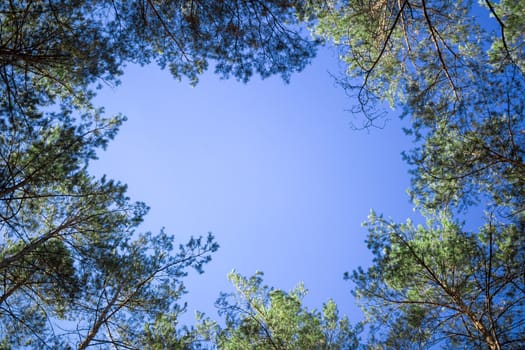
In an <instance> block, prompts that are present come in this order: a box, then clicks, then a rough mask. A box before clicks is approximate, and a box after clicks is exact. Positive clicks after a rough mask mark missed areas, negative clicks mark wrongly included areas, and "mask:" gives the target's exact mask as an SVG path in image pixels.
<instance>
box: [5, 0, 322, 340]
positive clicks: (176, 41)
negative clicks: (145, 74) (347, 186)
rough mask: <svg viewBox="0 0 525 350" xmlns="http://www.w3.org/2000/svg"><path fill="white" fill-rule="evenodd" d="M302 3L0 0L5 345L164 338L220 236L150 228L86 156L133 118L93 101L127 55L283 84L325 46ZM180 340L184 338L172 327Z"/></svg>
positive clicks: (179, 70)
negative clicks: (311, 36)
mask: <svg viewBox="0 0 525 350" xmlns="http://www.w3.org/2000/svg"><path fill="white" fill-rule="evenodd" d="M299 5H300V2H282V1H249V2H246V1H221V2H217V1H153V0H146V1H131V2H119V1H105V0H102V1H82V0H80V1H64V0H52V1H40V0H31V1H8V2H2V4H1V5H0V23H1V25H0V344H1V346H2V347H3V348H24V349H28V348H32V349H45V348H64V349H66V348H78V349H85V348H88V347H93V346H98V347H101V348H109V347H110V346H113V347H117V348H148V347H149V348H154V347H155V346H157V345H158V342H161V340H160V339H161V338H159V337H160V335H161V334H162V332H163V329H164V326H165V324H166V322H167V320H169V321H170V322H171V326H170V327H172V328H170V329H175V326H176V321H177V316H178V315H179V314H180V313H181V312H182V311H184V304H182V303H181V302H180V297H181V295H182V294H183V293H184V292H185V289H184V285H183V284H182V278H183V277H184V276H185V275H186V274H187V271H188V269H189V268H190V267H193V268H196V269H197V270H198V271H202V268H203V265H204V264H206V263H207V262H208V261H209V260H210V254H211V253H212V252H214V251H215V250H216V249H217V247H218V245H217V243H216V242H215V241H214V239H213V236H212V235H208V236H207V237H200V238H192V239H190V240H189V241H188V242H187V243H186V244H175V241H174V238H173V237H172V236H171V235H168V234H166V233H164V232H162V231H161V232H160V233H158V234H153V233H148V232H146V233H144V232H141V231H140V229H139V224H140V223H141V221H142V220H143V217H144V215H145V214H146V213H147V210H148V208H147V206H146V205H145V204H143V203H140V202H138V203H134V202H132V201H131V200H130V199H129V198H128V197H127V196H126V186H125V185H123V184H121V183H119V182H117V181H114V180H110V179H107V178H105V177H102V178H95V177H93V176H92V175H90V174H89V172H88V164H89V162H90V161H91V160H93V159H95V158H96V153H97V151H99V150H101V149H103V148H105V147H106V145H107V143H108V142H109V141H110V140H111V139H112V138H113V137H114V136H115V135H116V133H117V131H118V128H119V126H120V125H121V124H122V122H123V121H124V120H125V117H124V116H121V115H116V116H109V117H108V116H106V115H105V114H104V110H103V108H98V107H96V106H94V105H93V103H92V100H93V97H94V96H95V92H96V89H97V88H98V87H99V86H101V85H103V84H118V77H119V75H121V74H122V69H123V67H124V66H125V65H126V64H129V63H138V64H148V63H150V62H156V63H157V64H159V65H160V66H161V67H163V68H169V70H170V72H171V74H172V75H173V76H174V77H176V78H179V79H181V78H182V77H187V78H188V79H189V81H190V83H192V84H194V83H196V82H197V80H198V75H199V74H200V73H202V72H203V71H204V70H205V69H207V68H208V65H210V64H212V65H213V66H214V69H215V71H216V72H217V73H219V74H220V75H221V76H222V77H229V76H233V77H235V78H237V79H240V80H242V81H247V80H248V79H249V78H250V77H251V76H252V75H253V74H259V75H261V76H262V77H267V76H269V75H272V74H279V75H281V76H282V77H283V78H284V79H285V80H286V79H288V78H289V76H290V74H291V73H292V72H294V71H299V70H301V69H302V68H304V66H305V65H306V64H307V63H308V62H309V60H310V59H311V58H312V57H313V55H314V53H315V45H316V43H315V42H313V41H311V40H306V38H305V36H304V35H302V34H300V33H299V32H298V31H292V30H291V29H290V26H292V25H294V24H297V20H296V17H295V16H294V9H295V8H296V6H299ZM172 337H173V344H179V345H180V344H182V343H183V340H182V338H181V340H180V342H179V335H178V334H172Z"/></svg>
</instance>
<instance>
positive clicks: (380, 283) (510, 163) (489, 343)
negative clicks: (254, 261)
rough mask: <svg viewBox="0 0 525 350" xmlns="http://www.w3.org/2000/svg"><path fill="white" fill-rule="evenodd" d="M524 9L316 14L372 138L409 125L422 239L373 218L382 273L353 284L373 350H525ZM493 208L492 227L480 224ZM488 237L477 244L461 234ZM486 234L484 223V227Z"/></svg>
mask: <svg viewBox="0 0 525 350" xmlns="http://www.w3.org/2000/svg"><path fill="white" fill-rule="evenodd" d="M524 8H525V3H524V2H523V1H499V2H497V3H496V2H492V1H490V0H485V1H480V2H479V5H478V4H476V3H474V2H473V1H433V0H415V1H411V0H401V1H390V0H385V1H375V2H372V1H315V0H314V1H311V2H309V4H308V7H307V9H306V10H305V13H306V14H307V15H314V16H318V21H317V22H316V23H315V25H314V27H313V29H314V30H315V31H316V33H317V34H318V35H320V36H321V37H323V38H325V39H326V40H330V41H332V42H333V43H334V44H335V45H336V46H337V47H338V48H339V49H340V52H341V59H342V60H343V61H344V62H345V63H346V65H347V70H346V72H345V73H346V74H345V76H344V77H342V78H340V84H341V85H342V86H343V87H344V88H345V89H347V91H348V92H349V93H351V94H352V95H353V96H355V97H356V98H357V104H356V111H357V112H359V113H361V115H363V116H364V119H363V120H364V123H363V125H362V126H363V127H365V128H367V127H371V126H373V125H377V123H378V122H379V121H380V118H381V117H382V111H381V109H380V107H381V106H380V103H381V102H388V103H389V104H390V105H391V106H392V107H397V108H400V109H402V110H403V115H404V117H405V118H410V121H411V123H410V127H409V128H407V129H406V132H407V133H408V134H410V135H413V136H414V140H415V147H414V149H412V150H408V151H407V152H406V153H405V154H404V157H405V159H406V161H407V162H408V163H409V164H410V165H411V168H412V169H411V174H412V186H411V188H410V194H411V197H412V200H413V201H414V204H415V206H416V208H417V209H418V211H420V212H421V213H422V214H423V215H424V216H425V217H426V218H427V219H428V223H427V225H426V226H414V225H413V224H411V223H410V222H409V223H407V224H396V223H394V222H391V221H389V220H386V219H383V218H382V217H381V216H376V215H372V216H371V218H370V221H368V222H367V223H366V226H368V228H369V235H368V240H367V243H368V246H369V248H370V249H371V250H372V253H373V254H374V261H373V264H372V266H371V267H369V268H368V269H358V270H356V271H354V272H353V273H352V274H349V275H348V277H350V278H351V279H352V280H353V281H354V283H356V288H355V294H356V296H357V297H358V298H359V299H360V302H361V303H362V305H363V310H364V311H365V313H366V314H367V317H368V318H367V322H368V324H369V326H370V330H371V332H370V334H371V338H370V339H369V344H370V347H372V348H374V347H378V348H399V349H405V348H417V349H423V348H430V347H432V346H435V347H436V346H437V347H441V348H451V347H468V348H479V349H503V348H505V349H519V348H522V347H523V346H524V344H525V338H524V337H523V334H524V333H525V319H524V315H523V310H524V300H525V285H524V283H525V280H524V279H523V273H524V270H523V266H524V262H523V257H524V254H525V245H524V237H525V233H524V228H525V192H524V190H525V109H524V106H525V99H524V96H525V88H524V83H525V75H524V68H525V42H524V40H523V35H522V34H517V33H523V32H524V28H525V27H524V25H525V22H524V21H523V16H522V14H523V11H524ZM473 208H476V209H480V208H481V209H483V210H484V215H483V217H482V218H476V217H474V216H473V214H472V212H473V211H472V210H471V209H473ZM465 220H467V221H469V222H470V225H469V226H479V229H478V230H477V232H471V231H469V230H466V229H465V228H464V227H465V225H464V221H465ZM480 221H481V222H482V224H479V222H480Z"/></svg>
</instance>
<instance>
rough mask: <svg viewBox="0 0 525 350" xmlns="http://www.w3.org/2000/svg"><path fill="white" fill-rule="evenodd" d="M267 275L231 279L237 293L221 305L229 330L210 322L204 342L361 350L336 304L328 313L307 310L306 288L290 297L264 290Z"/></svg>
mask: <svg viewBox="0 0 525 350" xmlns="http://www.w3.org/2000/svg"><path fill="white" fill-rule="evenodd" d="M262 277H263V274H262V273H261V272H258V273H256V274H255V275H254V276H252V277H250V278H245V277H243V276H241V275H239V274H237V273H235V272H232V273H230V274H229V275H228V278H229V279H230V281H231V282H232V283H233V285H234V286H235V288H236V293H233V294H222V295H221V297H220V298H219V299H218V300H217V307H218V308H219V314H220V315H221V316H223V317H224V321H225V326H224V327H220V326H219V324H218V323H216V322H214V321H211V320H209V319H205V320H202V315H200V318H201V324H200V326H199V328H198V329H199V331H200V334H201V337H203V338H204V339H205V340H208V341H211V342H212V344H213V345H212V347H213V348H218V349H225V350H226V349H231V350H241V349H254V350H255V349H265V350H266V349H276V350H277V349H297V350H298V349H305V350H306V349H327V350H328V349H331V350H335V349H356V348H357V337H356V332H357V331H358V328H353V327H351V326H350V324H349V321H348V318H346V317H342V318H341V317H339V312H338V310H337V306H336V305H335V303H334V302H333V301H332V300H329V301H328V302H327V303H325V304H324V305H323V311H322V312H319V311H316V310H308V309H307V308H306V307H305V306H303V304H302V300H303V298H304V296H305V295H306V293H307V291H306V290H305V289H304V287H303V286H302V285H299V286H298V287H296V288H294V289H293V290H292V291H290V292H288V293H287V292H284V291H282V290H279V289H274V288H270V287H268V286H265V285H263V284H262V283H263V281H262Z"/></svg>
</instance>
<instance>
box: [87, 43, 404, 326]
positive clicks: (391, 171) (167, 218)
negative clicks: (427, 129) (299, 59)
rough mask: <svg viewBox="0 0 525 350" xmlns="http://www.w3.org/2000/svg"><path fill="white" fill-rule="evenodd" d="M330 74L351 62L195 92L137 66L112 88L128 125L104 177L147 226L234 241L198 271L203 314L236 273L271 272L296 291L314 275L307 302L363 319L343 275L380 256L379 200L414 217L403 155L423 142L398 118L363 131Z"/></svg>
mask: <svg viewBox="0 0 525 350" xmlns="http://www.w3.org/2000/svg"><path fill="white" fill-rule="evenodd" d="M329 71H330V72H334V73H337V72H338V71H339V67H338V64H337V57H336V55H335V54H334V53H332V52H331V51H328V50H326V49H324V50H322V51H321V52H320V53H319V55H318V57H317V58H316V59H315V60H314V62H313V64H312V65H311V66H309V67H307V69H306V70H305V71H303V72H301V73H299V74H295V75H294V76H292V80H291V82H290V84H285V83H283V82H282V81H281V80H280V79H279V78H277V77H275V78H270V79H266V80H262V81H261V80H260V79H258V78H254V79H253V80H252V81H250V82H249V83H248V84H243V83H239V82H236V81H234V80H220V79H219V77H218V76H216V75H214V74H213V73H212V72H208V73H206V74H205V75H204V76H202V78H201V81H200V83H199V84H198V85H197V86H196V87H195V88H192V87H191V86H189V84H188V83H187V82H184V81H183V82H178V81H176V80H174V79H173V78H172V77H171V76H170V74H169V72H168V71H161V70H159V69H158V68H157V67H156V66H148V67H138V66H129V67H128V68H127V69H126V70H125V74H124V76H123V78H122V85H120V86H118V87H116V88H112V89H109V88H105V89H104V90H103V91H102V92H100V94H99V97H98V98H97V102H98V103H99V104H100V105H103V106H105V107H106V110H107V112H108V113H115V112H122V113H123V114H125V115H126V116H127V117H128V118H129V119H128V121H127V122H126V123H125V125H124V126H123V127H122V129H121V131H120V133H119V135H118V136H117V138H116V139H115V140H114V141H113V142H111V143H110V145H109V147H108V150H107V151H106V152H102V153H100V155H99V156H100V159H99V160H98V161H96V162H94V163H93V164H92V171H93V173H95V174H107V175H108V176H109V177H111V178H114V179H117V180H120V181H122V182H124V183H127V184H128V186H129V187H128V188H129V192H128V193H129V195H130V196H131V198H132V199H133V200H140V201H144V202H146V203H147V204H148V205H149V206H150V207H151V211H150V213H149V215H148V217H147V219H146V221H145V223H144V225H143V228H144V230H151V231H158V230H160V228H162V227H165V228H166V231H167V232H168V233H172V234H175V236H176V237H177V239H178V241H179V242H183V241H185V240H186V239H187V238H188V237H189V236H190V235H205V234H206V233H207V232H209V231H211V232H213V233H214V234H215V236H216V239H217V241H218V242H219V244H220V246H221V248H220V249H219V251H218V252H217V253H216V254H215V255H214V256H213V260H212V262H211V263H210V264H208V265H207V266H206V267H205V273H204V274H203V275H200V276H199V275H197V274H196V273H192V274H190V276H189V277H188V278H187V279H186V286H187V288H188V291H189V294H188V295H187V296H186V298H185V299H186V300H187V301H188V303H189V305H188V314H189V316H190V319H191V318H192V317H193V313H194V311H195V310H201V311H205V312H206V313H208V314H210V316H213V317H216V315H215V313H214V308H213V303H214V301H215V300H216V298H217V297H218V295H219V292H220V291H231V287H230V285H229V282H228V281H227V280H226V275H227V273H228V272H229V271H231V270H232V269H236V270H237V271H239V272H240V273H242V274H244V275H246V276H249V275H251V274H253V273H254V272H255V271H257V270H260V271H264V273H265V282H266V283H267V284H269V285H272V286H274V287H276V288H281V289H285V290H289V289H290V288H292V287H293V286H295V285H296V284H297V283H298V282H300V281H302V282H304V283H305V286H306V287H307V289H309V291H310V294H309V296H308V297H307V299H306V301H307V304H308V306H310V307H316V308H320V307H321V305H322V302H323V301H326V300H327V299H328V298H333V299H334V300H335V301H336V303H337V304H338V305H339V307H340V311H341V313H344V314H348V315H349V316H350V317H351V319H352V320H357V319H359V318H360V314H359V312H358V311H357V308H356V307H355V306H354V300H353V299H352V296H351V294H350V290H351V287H352V286H351V284H350V283H349V282H345V281H344V280H343V273H344V272H345V271H350V270H352V269H354V268H356V267H358V266H359V265H367V264H369V262H370V255H369V253H368V251H367V248H366V245H365V243H364V240H365V236H366V232H365V230H364V229H363V228H362V227H361V223H362V222H363V221H364V220H365V219H366V217H367V215H368V213H369V211H370V209H371V208H374V209H375V210H376V211H377V212H379V213H384V214H385V215H386V216H391V217H393V218H394V219H396V220H405V219H406V218H407V217H410V216H413V215H414V213H413V211H412V205H411V204H410V203H409V201H408V196H407V195H406V193H405V191H406V189H407V188H408V187H409V175H408V173H407V169H408V168H407V166H406V165H405V164H404V163H403V161H402V160H401V155H400V153H401V151H402V150H403V149H408V148H410V146H411V143H410V139H409V138H408V137H406V136H405V135H404V134H403V132H402V131H401V122H400V121H399V120H398V119H397V117H396V116H395V114H394V113H392V120H391V122H390V123H389V124H388V125H387V127H386V128H385V129H383V130H372V131H371V132H369V133H368V132H366V131H355V130H352V129H351V127H350V124H351V121H352V120H353V118H354V115H352V114H351V113H350V112H347V111H345V109H348V108H350V107H351V106H352V104H353V103H354V101H352V100H351V99H350V98H349V97H348V96H347V95H345V93H344V92H343V91H342V89H341V88H339V87H337V86H335V84H334V81H333V79H332V78H331V77H330V76H329V74H328V72H329Z"/></svg>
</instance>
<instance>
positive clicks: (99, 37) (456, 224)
mask: <svg viewBox="0 0 525 350" xmlns="http://www.w3.org/2000/svg"><path fill="white" fill-rule="evenodd" d="M524 11H525V1H523V0H518V1H513V0H501V1H499V2H493V1H490V0H483V1H480V3H479V5H478V4H476V3H474V2H473V1H469V0H464V1H439V0H380V1H357V0H344V1H336V0H291V1H281V0H270V1H262V0H261V1H260V0H249V1H240V0H231V1H193V0H192V1H186V0H166V1H158V0H143V1H131V2H119V1H107V0H97V1H83V0H78V1H65V0H49V1H41V0H29V1H8V2H4V3H2V4H0V347H1V348H5V349H16V348H19V349H43V348H44V349H45V348H63V349H72V348H78V349H86V348H88V347H99V348H110V347H111V346H112V347H114V348H151V349H168V348H198V347H199V346H206V345H210V344H211V345H210V346H211V347H216V348H221V349H246V348H253V349H272V348H273V349H354V348H357V347H358V346H359V344H358V340H357V335H356V334H357V332H358V331H359V327H360V325H357V326H356V327H352V326H351V325H350V324H349V321H348V319H347V318H345V317H339V315H338V311H337V307H336V306H335V303H333V302H332V301H329V302H327V303H326V304H325V305H324V307H323V310H322V312H320V311H316V310H309V309H308V308H306V307H305V306H304V305H303V297H304V295H305V293H306V291H305V290H304V288H303V287H301V286H299V287H297V288H296V289H294V290H292V291H290V292H284V291H282V290H279V289H274V288H270V287H268V286H265V285H263V282H262V274H256V275H254V276H252V277H250V278H245V277H243V276H241V275H239V274H236V273H232V274H231V275H230V276H229V277H230V279H231V281H232V283H233V284H234V286H235V287H236V289H237V293H234V294H223V295H222V296H221V297H220V299H219V300H218V302H217V305H218V306H219V309H220V310H221V314H222V316H224V325H222V324H220V323H219V322H215V321H211V320H209V319H205V320H203V321H202V323H201V324H199V325H198V326H197V328H196V329H193V330H192V329H189V328H188V329H183V328H181V327H179V325H178V316H179V314H180V313H181V312H183V311H184V309H185V306H184V304H183V303H182V302H181V300H180V298H181V295H182V294H183V293H184V292H185V288H184V284H183V282H182V280H183V277H184V276H185V275H186V274H187V272H188V269H189V268H195V269H196V270H197V271H199V272H202V269H203V266H204V265H205V264H206V263H208V262H209V261H210V259H211V253H213V252H214V251H215V250H216V249H217V248H218V245H217V243H216V242H215V241H214V238H213V236H212V235H211V234H209V235H208V236H205V237H197V238H191V239H190V240H189V241H188V242H186V243H185V244H176V243H175V240H174V238H173V237H172V236H171V235H169V234H167V233H165V232H164V231H163V230H161V231H160V232H159V233H157V234H154V233H150V232H142V231H141V230H140V227H139V225H140V223H141V222H142V220H143V218H144V216H145V215H146V213H147V211H148V208H147V206H146V205H145V204H144V203H140V202H132V201H131V199H130V198H128V197H127V195H126V186H125V185H124V184H121V183H119V182H118V181H114V180H111V179H107V178H106V177H101V178H96V177H94V176H92V175H91V174H90V173H89V171H88V165H89V163H90V161H92V160H93V159H96V155H97V152H98V151H100V150H101V149H104V148H105V147H106V145H107V144H108V142H110V141H111V140H112V139H113V138H114V137H115V135H116V134H117V132H118V129H119V127H120V126H121V124H122V123H123V122H124V121H125V119H126V118H125V117H124V116H122V115H116V116H106V115H105V113H104V109H103V108H99V107H97V106H95V105H94V104H93V102H92V101H93V97H94V96H95V94H96V91H97V89H98V88H99V87H100V86H102V85H104V84H110V85H114V84H118V78H119V76H120V75H121V74H122V71H123V68H124V67H125V65H126V64H149V63H153V62H154V63H157V64H158V65H160V66H161V67H162V68H167V69H169V71H170V72H171V74H172V75H173V76H174V77H175V78H177V79H182V78H187V79H188V80H189V82H190V83H191V84H195V83H197V81H198V77H199V74H201V73H202V72H203V71H204V70H206V69H208V67H209V66H211V67H213V69H214V70H215V72H216V73H218V74H219V75H220V76H221V77H224V78H227V77H234V78H237V79H239V80H241V81H244V82H246V81H248V80H249V78H250V77H252V76H253V75H254V74H258V75H260V76H261V77H263V78H264V77H268V76H270V75H274V74H277V75H280V76H281V77H282V78H284V80H288V79H289V78H290V74H292V73H293V72H297V71H300V70H302V69H303V68H304V67H305V66H306V65H307V64H308V63H309V62H310V60H311V59H312V58H313V56H314V54H315V48H316V45H317V44H318V43H319V42H320V40H325V41H331V42H332V43H334V44H335V45H336V46H337V47H338V49H339V50H340V53H341V59H342V61H343V62H344V63H345V64H346V67H347V69H346V71H345V75H344V76H343V77H341V78H340V79H339V83H340V84H341V85H342V86H343V88H345V89H346V90H347V91H348V92H349V93H350V94H352V95H353V96H354V97H356V98H357V100H356V101H357V103H356V111H357V112H359V113H361V115H362V116H363V117H364V119H362V121H363V124H362V125H361V126H362V127H365V128H368V127H372V126H374V125H377V123H379V122H380V120H381V117H382V116H383V115H384V114H383V109H382V108H381V103H383V102H387V103H389V104H390V105H391V106H392V107H395V108H400V109H401V110H402V111H403V115H404V118H408V119H410V127H408V128H407V129H406V132H407V134H410V135H412V136H413V137H414V141H415V146H414V148H413V149H412V150H407V152H406V153H405V154H404V157H405V160H406V161H407V162H408V163H409V164H410V166H411V175H412V184H411V188H410V195H411V199H412V200H413V201H414V205H415V206H416V209H417V210H418V211H419V212H420V213H422V214H423V216H425V218H426V219H427V223H426V224H425V225H415V224H413V223H412V222H411V221H408V222H407V223H404V224H398V223H395V222H392V221H391V220H388V219H385V218H383V217H382V216H380V215H379V216H378V215H375V214H372V215H371V217H370V219H369V221H368V222H367V224H366V226H367V228H368V230H369V233H368V239H367V244H368V246H369V248H370V249H371V251H372V253H373V255H374V260H373V262H372V265H371V266H369V267H368V268H366V269H364V268H359V269H357V270H355V271H354V272H353V273H350V274H348V275H347V277H348V278H350V279H351V280H352V281H353V282H354V283H355V289H354V293H355V295H356V296H357V298H358V300H359V302H360V303H361V305H362V306H363V309H364V311H365V314H366V319H365V324H366V325H367V328H366V329H367V330H368V331H369V332H368V334H369V338H368V339H367V340H366V342H364V343H362V344H361V345H360V346H361V347H365V348H371V349H374V348H377V349H385V348H388V349H390V348H397V349H407V348H414V349H424V348H431V347H441V348H453V347H463V348H466V347H468V348H476V349H491V350H492V349H494V350H496V349H521V348H523V347H525V338H524V336H523V334H525V317H524V316H525V315H524V310H525V305H524V304H525V277H524V276H525V270H524V266H525V245H524V239H525V238H524V237H525V234H524V230H525V74H524V70H525V41H524V36H523V33H524V32H525V16H523V14H524ZM306 27H309V28H310V29H311V30H312V31H313V32H314V34H315V35H316V38H317V39H311V38H309V37H308V32H307V31H306V30H305V29H306ZM472 208H476V209H479V208H481V209H483V210H484V216H483V217H482V218H473V217H472V210H471V209H472ZM465 221H468V222H469V223H470V222H471V221H474V223H470V225H466V224H465ZM480 221H481V223H480ZM467 226H468V227H472V226H477V227H478V229H471V228H468V229H467V228H466V227H467ZM203 344H204V345H203Z"/></svg>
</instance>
